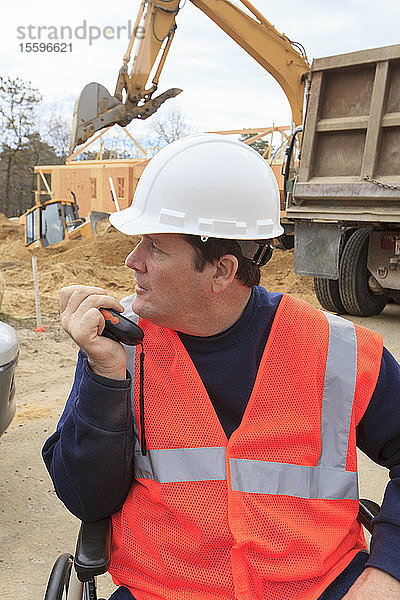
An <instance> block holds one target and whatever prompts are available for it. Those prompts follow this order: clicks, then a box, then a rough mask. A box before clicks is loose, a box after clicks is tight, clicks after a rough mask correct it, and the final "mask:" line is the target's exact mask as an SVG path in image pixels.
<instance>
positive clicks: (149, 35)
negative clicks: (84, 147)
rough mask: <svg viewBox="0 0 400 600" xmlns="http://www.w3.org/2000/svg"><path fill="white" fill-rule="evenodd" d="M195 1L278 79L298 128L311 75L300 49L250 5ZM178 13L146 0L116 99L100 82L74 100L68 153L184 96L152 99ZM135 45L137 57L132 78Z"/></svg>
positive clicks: (165, 1) (173, 0) (171, 93)
mask: <svg viewBox="0 0 400 600" xmlns="http://www.w3.org/2000/svg"><path fill="white" fill-rule="evenodd" d="M191 2H192V3H193V4H194V5H195V6H197V8H199V9H200V10H201V11H202V12H204V13H205V14H206V15H207V16H208V17H209V18H210V19H211V20H212V21H214V23H216V24H217V25H218V27H220V28H221V29H222V30H223V31H225V33H227V34H228V35H229V36H230V37H231V38H232V39H233V40H234V41H235V42H236V43H237V44H239V45H240V46H241V47H242V48H243V49H244V50H245V51H246V52H247V53H248V54H250V56H252V57H253V58H254V59H255V60H256V61H257V62H258V63H259V64H260V65H261V66H262V67H263V68H264V69H266V71H268V72H269V73H270V74H271V75H272V76H273V77H274V78H275V79H276V81H277V82H278V83H279V84H280V86H281V87H282V89H283V91H284V92H285V94H286V96H287V99H288V101H289V103H290V106H291V109H292V115H293V122H294V125H301V123H302V121H303V105H304V96H305V86H306V82H307V74H308V72H309V70H310V65H309V63H308V60H307V57H306V53H305V51H304V48H303V47H302V46H301V44H299V43H297V42H292V41H291V40H290V39H289V38H288V37H287V36H285V35H284V34H282V33H279V31H277V30H276V29H275V27H273V25H271V23H270V22H269V21H268V20H267V19H266V18H265V17H264V16H263V15H262V14H261V13H260V12H259V11H258V10H257V9H256V8H255V7H254V6H253V5H252V4H251V3H250V2H249V1H248V0H239V2H240V4H241V6H242V7H243V8H239V7H238V6H236V5H235V4H233V3H231V2H229V0H191ZM244 9H245V10H244ZM179 10H180V6H179V0H157V2H154V1H153V0H142V3H141V6H140V9H139V13H138V15H137V18H136V22H135V27H134V29H133V34H132V36H131V39H130V41H129V45H128V49H127V51H126V53H125V55H124V58H123V65H122V67H121V69H120V71H119V74H118V79H117V84H116V87H115V92H114V95H113V96H112V95H111V94H110V93H109V92H108V91H107V89H106V88H105V87H104V86H102V85H100V84H99V83H89V84H88V85H87V86H86V87H85V88H84V89H83V91H82V93H81V95H80V96H79V98H78V100H77V101H76V104H75V109H74V119H73V128H72V133H71V145H70V152H72V151H73V150H74V148H75V147H76V146H78V145H80V144H83V143H84V142H85V141H86V140H87V139H89V138H90V137H91V136H92V135H93V134H94V133H95V132H96V131H99V130H100V129H103V128H105V127H109V126H111V125H114V124H116V123H118V124H119V125H121V126H123V127H124V126H126V125H128V123H130V122H131V121H132V120H133V119H147V118H148V117H150V116H151V115H152V114H153V113H154V112H156V110H157V109H158V108H159V107H160V106H161V104H162V103H163V102H165V101H166V100H168V99H169V98H173V97H175V96H176V95H177V94H179V93H180V92H181V91H182V90H180V89H179V88H172V89H169V90H167V91H166V92H163V93H162V94H160V95H159V96H156V97H153V95H154V94H155V92H156V91H157V88H158V82H159V79H160V74H161V71H162V69H163V67H164V64H165V60H166V58H167V55H168V52H169V49H170V47H171V44H172V40H173V37H174V34H175V31H176V28H177V25H176V16H177V14H178V12H179ZM245 11H246V12H245ZM249 13H250V14H249ZM135 42H136V46H135V48H136V54H135V57H134V60H133V65H132V69H131V72H130V73H129V63H130V60H131V54H132V49H133V47H134V44H135ZM157 59H158V62H157V65H156V61H157ZM154 69H155V71H154V77H153V78H152V81H151V82H149V78H150V74H151V73H152V72H153V70H154Z"/></svg>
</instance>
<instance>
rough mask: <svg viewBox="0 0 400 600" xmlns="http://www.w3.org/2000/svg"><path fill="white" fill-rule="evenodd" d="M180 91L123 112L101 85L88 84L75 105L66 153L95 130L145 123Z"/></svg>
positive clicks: (148, 100) (151, 99)
mask: <svg viewBox="0 0 400 600" xmlns="http://www.w3.org/2000/svg"><path fill="white" fill-rule="evenodd" d="M181 91H182V90H181V89H179V88H171V89H169V90H167V91H166V92H163V93H162V94H160V95H159V96H157V97H156V98H148V99H147V100H146V101H145V102H144V103H143V104H141V105H140V106H132V105H131V106H130V107H129V110H127V105H126V104H122V103H121V102H120V101H119V100H118V99H117V98H116V97H115V96H111V94H110V93H109V92H108V91H107V90H106V88H105V87H104V86H103V85H100V84H99V83H89V84H88V85H86V86H85V87H84V88H83V90H82V92H81V95H80V96H79V98H78V100H77V101H76V103H75V108H74V118H73V122H72V131H71V139H70V147H69V153H70V154H72V152H73V151H74V149H75V147H76V146H79V145H80V144H83V143H84V142H86V140H88V139H89V138H90V137H91V136H92V135H93V134H94V133H95V132H96V131H99V129H104V127H110V126H111V125H115V124H116V123H118V125H121V127H125V126H126V125H128V123H130V122H131V121H132V119H147V118H148V117H150V116H151V115H152V114H153V113H155V112H156V110H157V109H158V108H159V107H160V106H161V104H163V103H164V102H165V101H166V100H168V99H169V98H174V97H175V96H177V95H178V94H180V93H181Z"/></svg>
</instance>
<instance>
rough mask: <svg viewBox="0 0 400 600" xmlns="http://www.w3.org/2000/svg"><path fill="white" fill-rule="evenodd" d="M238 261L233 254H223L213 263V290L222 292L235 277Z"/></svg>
mask: <svg viewBox="0 0 400 600" xmlns="http://www.w3.org/2000/svg"><path fill="white" fill-rule="evenodd" d="M238 266H239V261H238V259H237V258H236V256H234V255H233V254H224V256H221V258H220V259H219V260H217V261H215V263H214V273H213V278H212V286H213V291H214V292H217V293H219V292H223V291H224V290H226V288H227V287H228V286H229V285H230V284H231V283H232V281H233V280H234V279H235V275H236V272H237V270H238Z"/></svg>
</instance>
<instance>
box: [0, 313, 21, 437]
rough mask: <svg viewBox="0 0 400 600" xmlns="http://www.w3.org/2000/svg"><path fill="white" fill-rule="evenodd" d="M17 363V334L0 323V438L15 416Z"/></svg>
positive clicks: (11, 328) (8, 326)
mask: <svg viewBox="0 0 400 600" xmlns="http://www.w3.org/2000/svg"><path fill="white" fill-rule="evenodd" d="M17 361H18V336H17V332H16V331H15V329H14V328H13V327H11V325H7V323H3V322H1V321H0V436H1V435H3V433H4V432H5V430H6V429H7V427H8V426H9V424H10V423H11V421H12V420H13V418H14V415H15V408H16V402H15V384H14V374H15V369H16V366H17Z"/></svg>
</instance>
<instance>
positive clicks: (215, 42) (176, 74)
mask: <svg viewBox="0 0 400 600" xmlns="http://www.w3.org/2000/svg"><path fill="white" fill-rule="evenodd" d="M236 3H237V4H238V5H240V2H239V0H237V2H236ZM253 3H254V5H255V7H256V8H257V9H258V10H259V11H260V12H261V13H262V14H263V15H264V16H265V17H266V18H267V19H268V20H269V21H270V22H271V23H272V24H273V25H274V26H275V27H276V28H277V29H278V30H279V31H280V32H282V33H285V34H286V35H287V36H288V37H289V38H290V39H292V40H294V41H298V42H301V43H302V44H303V46H304V47H305V49H306V51H307V55H308V57H309V59H312V58H318V57H322V56H330V55H334V54H341V53H345V52H352V51H355V50H361V49H366V48H373V47H378V46H387V45H391V44H396V43H400V34H399V24H400V0H379V1H377V0H336V1H333V0H274V1H272V0H253ZM182 4H183V2H182ZM111 8H112V10H111ZM138 8H139V0H133V1H132V0H130V1H128V0H118V1H117V2H113V3H110V2H104V1H101V0H100V1H99V0H86V1H85V2H82V0H79V1H78V0H69V1H68V3H65V2H53V3H49V2H47V1H46V2H45V1H43V0H36V1H35V2H32V0H29V1H28V0H19V1H18V3H17V4H16V5H14V4H13V3H11V2H8V3H6V4H3V7H2V15H3V28H2V29H3V31H2V52H1V57H0V74H1V75H3V76H7V75H9V76H10V77H12V78H15V77H20V78H21V79H23V80H24V81H30V82H31V84H32V86H33V87H35V88H38V89H39V90H40V92H41V93H42V95H43V106H44V110H45V111H48V112H49V111H50V112H53V113H59V114H62V115H63V116H64V117H65V118H67V119H69V118H71V120H72V108H73V105H74V102H75V99H76V97H77V96H78V95H79V93H80V91H81V90H82V88H83V87H84V85H86V84H87V83H89V82H91V81H97V82H99V83H102V84H103V85H105V87H107V88H108V90H109V91H110V92H111V93H113V91H114V88H115V83H116V79H117V75H118V70H119V68H120V66H121V65H122V57H123V54H124V53H125V50H126V47H127V44H128V36H127V32H126V30H124V29H122V27H126V28H128V25H129V20H130V22H131V27H133V24H134V22H135V19H136V14H137V11H138ZM84 23H86V32H87V33H88V30H89V27H93V28H96V27H98V28H101V29H104V28H105V27H112V28H113V29H114V32H115V33H114V39H105V38H104V37H103V36H101V37H100V38H99V39H97V40H92V42H91V43H90V41H89V39H88V35H86V39H76V38H74V39H72V40H66V42H68V43H69V42H71V43H72V50H70V47H69V46H68V47H67V52H64V53H60V52H38V53H27V52H26V48H25V43H26V42H30V41H32V42H33V41H38V42H46V43H47V42H49V41H52V40H50V39H48V37H47V34H48V33H49V32H50V29H48V30H45V29H42V31H41V39H40V40H39V39H37V37H38V26H42V27H44V26H46V27H48V28H49V27H50V26H52V27H57V28H60V27H62V26H64V27H71V28H72V30H75V28H77V27H81V29H80V30H79V35H80V36H81V37H82V35H83V29H84ZM30 25H31V26H32V27H31V29H29V26H30ZM118 26H119V27H120V28H121V29H120V39H116V31H117V27H118ZM177 26H178V28H177V32H176V34H175V39H174V41H173V44H172V47H171V50H170V53H169V56H168V58H167V62H166V65H165V67H164V70H163V72H162V75H161V79H160V84H159V91H160V92H163V91H165V90H167V89H168V88H170V87H179V88H182V89H183V90H184V91H183V93H182V94H180V95H179V96H178V97H177V98H176V99H174V100H170V101H169V102H170V103H172V102H174V103H175V104H176V105H177V106H178V108H179V109H180V110H181V111H182V112H183V113H184V115H185V116H186V118H187V120H188V121H189V123H191V124H192V125H193V126H194V128H195V129H196V130H198V131H210V130H219V129H233V128H235V129H236V128H242V127H255V128H258V127H264V126H265V127H268V126H270V125H272V124H273V123H274V124H275V125H285V124H289V123H290V121H291V111H290V107H289V104H288V101H287V99H286V96H285V95H284V93H283V92H282V90H281V88H280V86H279V85H278V84H277V83H276V81H275V80H274V79H273V77H272V76H271V75H269V73H267V72H266V71H265V70H264V69H263V68H262V67H261V66H260V65H258V64H257V63H256V61H255V60H254V59H252V58H251V57H250V56H249V55H247V54H246V52H245V51H244V50H243V49H242V48H240V47H239V46H238V45H237V44H236V43H235V42H234V41H233V40H232V39H231V38H230V37H229V36H228V35H227V34H225V33H224V32H223V31H222V30H221V29H219V27H218V26H217V25H216V24H215V23H213V22H212V21H211V20H210V19H209V18H208V17H207V16H206V15H205V14H204V13H202V12H201V11H200V10H199V9H197V8H196V7H195V6H194V5H193V4H192V3H191V2H190V0H186V1H185V3H184V5H183V7H182V9H181V10H180V12H179V14H178V16H177ZM53 31H54V30H53ZM58 31H59V29H58ZM65 31H68V30H67V29H66V30H65ZM92 31H93V35H96V32H97V30H96V29H92ZM29 32H30V34H31V37H35V38H36V39H29ZM53 41H54V40H53ZM21 44H22V46H21ZM143 127H144V124H143V123H138V122H137V121H135V122H133V123H132V124H131V126H130V131H131V133H132V134H135V133H138V134H140V132H141V131H143Z"/></svg>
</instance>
